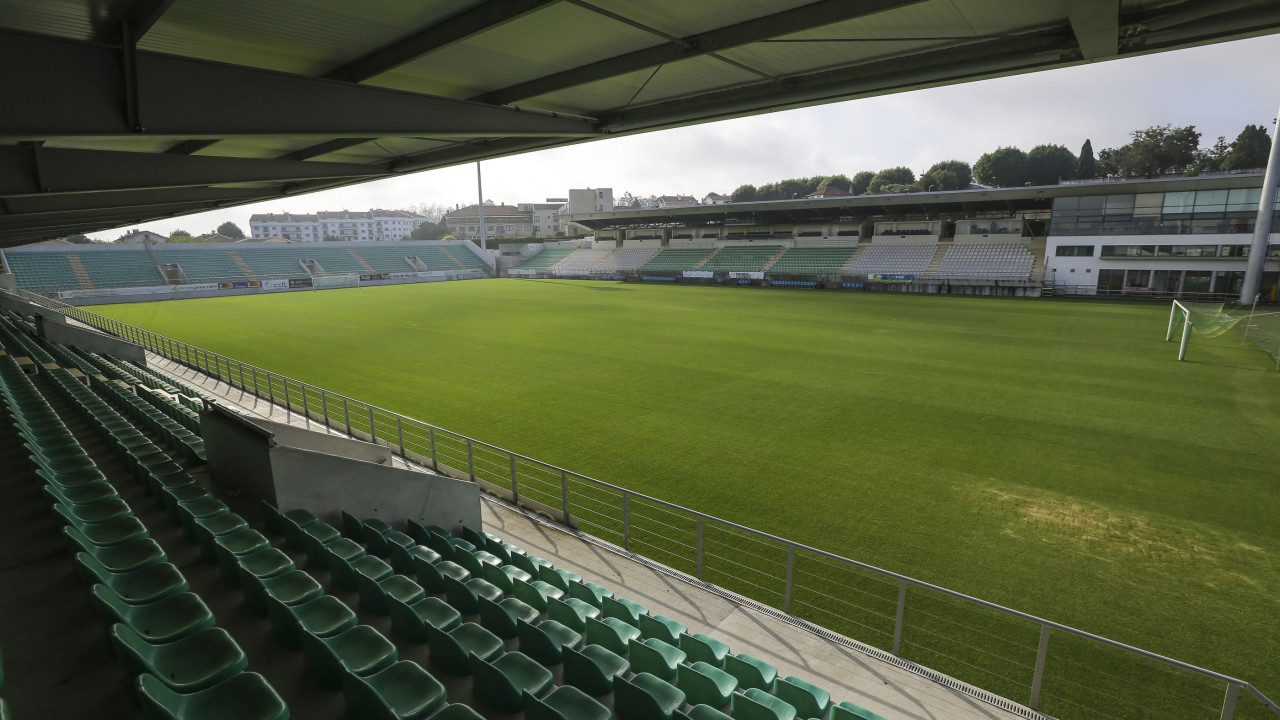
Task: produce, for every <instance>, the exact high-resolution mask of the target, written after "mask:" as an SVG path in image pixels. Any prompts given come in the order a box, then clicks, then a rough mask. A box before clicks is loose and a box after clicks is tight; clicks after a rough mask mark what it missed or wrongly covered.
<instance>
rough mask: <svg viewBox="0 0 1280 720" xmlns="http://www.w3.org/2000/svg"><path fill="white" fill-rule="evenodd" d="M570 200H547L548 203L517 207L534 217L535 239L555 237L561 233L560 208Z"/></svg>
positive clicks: (526, 204)
mask: <svg viewBox="0 0 1280 720" xmlns="http://www.w3.org/2000/svg"><path fill="white" fill-rule="evenodd" d="M567 202H569V199H568V198H547V201H546V202H540V203H520V204H519V205H517V206H516V207H518V208H519V209H520V211H521V212H527V213H529V214H530V215H531V216H532V222H533V235H534V237H554V236H555V234H556V233H558V232H560V224H559V223H560V208H561V207H563V206H564V205H565V203H567Z"/></svg>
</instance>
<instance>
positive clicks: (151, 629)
mask: <svg viewBox="0 0 1280 720" xmlns="http://www.w3.org/2000/svg"><path fill="white" fill-rule="evenodd" d="M89 592H90V594H91V596H92V598H93V605H94V609H95V610H97V613H98V617H100V618H101V619H102V622H103V624H105V625H106V626H107V628H108V631H109V630H110V628H111V626H113V625H115V624H117V623H123V624H124V625H127V626H129V627H130V628H131V629H133V631H134V632H136V633H137V634H138V635H140V636H141V637H142V639H143V640H146V641H147V642H149V643H156V644H159V643H168V642H173V641H174V640H180V639H182V638H184V637H186V636H188V635H191V634H192V633H195V632H198V631H200V630H204V629H205V628H211V627H213V625H214V617H213V613H212V612H211V611H210V610H209V607H208V606H207V605H205V604H204V601H203V600H201V599H200V596H199V595H196V594H195V593H189V592H184V593H178V594H176V595H170V596H168V597H166V598H163V599H160V600H157V601H155V602H152V603H147V604H145V605H130V604H129V603H127V602H125V600H124V599H123V598H121V597H120V596H119V595H117V594H116V593H115V591H113V590H112V589H111V588H109V587H107V586H106V585H102V584H97V585H94V586H93V588H92V589H91V590H90V591H89Z"/></svg>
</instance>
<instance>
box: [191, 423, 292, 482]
mask: <svg viewBox="0 0 1280 720" xmlns="http://www.w3.org/2000/svg"><path fill="white" fill-rule="evenodd" d="M200 435H201V436H202V437H203V438H204V449H205V453H206V455H207V456H208V460H209V463H208V466H209V473H210V474H211V475H212V476H213V479H214V480H216V481H217V482H219V483H221V484H223V485H227V486H230V487H234V488H238V489H240V490H244V491H245V492H246V493H248V494H250V495H252V496H254V497H256V498H260V499H263V500H267V501H270V502H273V503H274V502H276V491H275V485H274V483H272V480H271V459H270V445H271V434H270V432H269V431H267V430H264V429H263V428H260V427H258V426H257V425H255V424H254V423H252V422H250V421H249V420H248V419H247V418H244V417H242V416H240V415H238V414H236V413H233V412H231V411H230V410H227V409H225V408H222V407H220V406H218V405H213V406H211V407H210V408H209V409H207V410H205V411H204V412H202V413H200Z"/></svg>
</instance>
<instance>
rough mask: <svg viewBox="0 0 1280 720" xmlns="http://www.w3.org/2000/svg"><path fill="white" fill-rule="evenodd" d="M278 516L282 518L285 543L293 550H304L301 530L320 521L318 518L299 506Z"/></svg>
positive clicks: (303, 538) (303, 537)
mask: <svg viewBox="0 0 1280 720" xmlns="http://www.w3.org/2000/svg"><path fill="white" fill-rule="evenodd" d="M280 517H281V519H282V520H283V526H284V539H285V543H286V544H288V546H289V547H290V548H292V549H294V550H306V549H307V547H306V545H307V543H306V536H305V535H304V534H303V532H302V531H303V530H305V529H306V528H308V527H311V526H312V525H314V524H316V523H318V522H320V518H317V517H316V516H315V515H314V514H312V513H311V512H310V511H309V510H303V509H301V508H298V509H294V510H289V511H287V512H285V513H283V514H281V516H280Z"/></svg>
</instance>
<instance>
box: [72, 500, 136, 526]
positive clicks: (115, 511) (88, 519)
mask: <svg viewBox="0 0 1280 720" xmlns="http://www.w3.org/2000/svg"><path fill="white" fill-rule="evenodd" d="M59 506H60V507H58V506H55V507H54V512H55V513H57V514H59V515H61V516H63V517H64V518H65V519H66V520H67V523H66V524H70V525H76V524H78V523H100V522H106V521H108V520H114V519H116V518H124V517H133V510H130V509H129V505H128V504H126V503H125V502H124V501H123V500H121V499H120V498H118V497H109V498H104V499H102V500H97V501H95V502H91V503H85V504H84V505H62V504H61V503H59Z"/></svg>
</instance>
